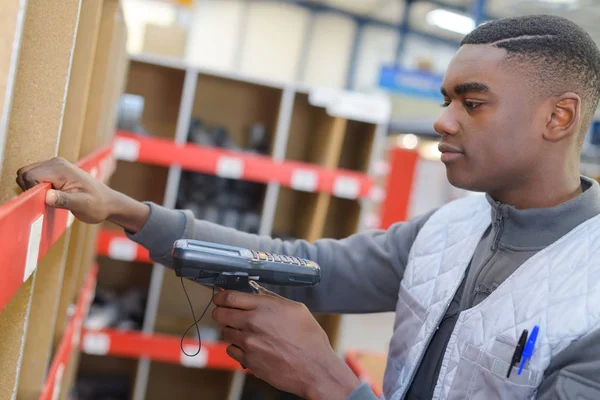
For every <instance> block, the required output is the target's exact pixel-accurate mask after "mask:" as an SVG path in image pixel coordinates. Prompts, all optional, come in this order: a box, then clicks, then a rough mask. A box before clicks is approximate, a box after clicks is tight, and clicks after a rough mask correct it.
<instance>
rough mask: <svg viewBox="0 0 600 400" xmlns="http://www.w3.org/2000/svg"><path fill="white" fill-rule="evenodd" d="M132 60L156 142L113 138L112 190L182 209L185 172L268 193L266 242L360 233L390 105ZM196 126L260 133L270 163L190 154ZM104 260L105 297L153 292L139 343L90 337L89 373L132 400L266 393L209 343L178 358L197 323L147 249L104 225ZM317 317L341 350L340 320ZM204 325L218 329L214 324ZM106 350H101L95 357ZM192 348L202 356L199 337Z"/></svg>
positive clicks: (220, 152)
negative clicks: (108, 374)
mask: <svg viewBox="0 0 600 400" xmlns="http://www.w3.org/2000/svg"><path fill="white" fill-rule="evenodd" d="M130 61H131V62H130V66H129V71H128V79H127V84H126V89H125V92H126V93H129V94H134V95H138V96H142V97H143V98H144V110H143V114H142V116H141V120H140V123H141V125H142V126H143V128H144V130H145V131H146V132H148V134H147V135H144V134H133V133H131V132H118V133H117V135H116V137H115V142H114V155H115V158H116V159H117V160H118V164H117V168H116V172H115V174H114V178H113V179H112V187H113V188H115V189H116V190H119V191H122V192H124V193H126V194H128V195H130V196H132V197H133V198H136V199H138V200H141V201H142V200H143V201H153V202H155V203H157V204H162V205H164V206H166V207H169V208H174V207H175V206H176V199H177V194H178V191H179V185H180V179H181V173H182V170H185V171H193V172H200V173H204V174H209V175H215V176H219V177H223V178H227V179H233V180H246V181H250V182H255V183H258V184H261V185H262V195H261V198H262V206H261V207H260V208H261V216H260V228H259V233H260V234H264V235H287V236H293V237H297V238H302V239H307V240H316V239H318V238H321V237H337V238H340V237H344V236H347V235H349V234H351V233H353V232H355V231H356V230H357V229H360V227H359V225H360V222H361V219H360V218H361V209H362V207H361V206H362V204H363V202H368V201H370V196H371V194H372V193H371V188H372V177H371V176H370V173H371V172H372V169H373V164H374V162H375V160H376V159H377V157H376V155H377V154H378V152H379V151H380V150H381V148H382V146H383V144H384V141H385V136H386V132H387V125H386V121H387V118H388V114H389V108H388V107H389V105H388V103H387V101H386V100H387V99H381V98H379V97H377V98H372V97H368V96H361V95H357V94H354V93H345V92H339V91H330V90H324V89H318V88H310V87H302V86H297V85H290V84H282V83H278V82H269V81H266V80H260V79H258V80H257V79H252V78H250V77H246V76H241V75H237V74H223V73H215V72H213V71H208V70H201V69H196V68H188V67H187V66H186V65H185V64H184V63H182V62H180V61H177V60H173V59H169V58H164V57H159V56H146V55H141V56H135V57H132V58H131V59H130ZM373 104H375V107H374V106H373ZM193 118H194V119H200V120H202V121H203V122H204V123H206V124H208V125H211V126H224V127H225V128H227V130H228V132H229V133H230V136H231V138H232V139H233V141H234V142H235V143H236V145H237V146H238V147H240V148H243V147H244V145H245V144H246V143H245V141H246V133H245V132H246V130H247V128H248V126H250V125H252V124H253V123H256V122H259V123H261V124H263V125H264V126H265V127H266V130H267V132H268V148H269V154H267V155H256V154H250V153H245V152H244V151H226V150H224V149H220V148H211V147H205V146H199V145H196V144H190V143H187V140H188V131H189V129H190V121H191V119H193ZM290 210H298V211H300V212H293V213H292V212H290ZM344 213H345V214H344ZM97 251H98V254H99V255H101V256H104V257H102V258H101V259H100V260H99V265H100V273H99V276H98V285H99V287H105V288H108V289H112V290H115V291H117V292H119V291H123V290H124V289H125V288H128V287H132V286H138V287H141V288H147V292H148V297H147V304H146V312H145V317H144V322H143V327H142V330H141V332H135V331H131V332H127V333H124V332H117V331H115V330H111V329H108V330H101V331H96V332H94V331H86V332H85V333H84V338H90V339H89V342H86V339H84V341H83V350H84V353H88V355H87V356H86V357H85V358H84V360H83V362H82V371H92V370H94V371H99V370H101V371H108V370H112V371H115V370H121V371H122V372H123V374H125V375H127V376H129V378H130V379H131V381H132V382H133V389H132V393H131V397H132V398H133V399H136V400H141V399H149V400H152V399H159V398H164V397H165V396H167V394H168V395H170V396H173V393H175V392H177V395H181V396H183V395H185V394H186V393H189V394H193V393H197V391H198V390H201V391H202V393H203V398H205V399H219V400H221V399H225V398H230V399H237V398H240V396H241V394H242V393H243V391H244V390H245V387H247V386H248V385H251V386H256V385H259V383H258V382H255V381H254V379H252V378H251V381H248V382H247V384H246V385H244V380H245V376H246V374H245V372H243V371H241V370H240V368H239V366H237V365H234V363H231V361H226V360H227V359H228V357H227V356H226V354H225V353H224V349H225V347H224V345H222V344H220V343H219V342H203V344H204V345H205V347H204V349H205V350H203V352H201V353H200V355H199V356H197V357H193V358H188V357H187V356H185V355H183V354H182V353H181V350H179V348H178V345H179V340H180V335H181V333H182V332H183V331H184V330H185V329H186V328H187V326H188V325H189V324H190V322H191V321H190V318H191V316H190V313H189V305H188V304H187V300H186V299H185V296H184V295H183V293H182V291H181V283H180V282H179V279H178V278H176V276H175V275H174V274H173V273H172V272H170V271H166V269H165V268H164V267H163V266H161V265H155V266H154V267H153V268H152V270H151V272H150V269H148V268H147V267H144V265H147V264H148V263H149V262H150V260H149V257H148V252H147V251H146V250H145V249H142V248H140V246H138V245H136V244H134V243H133V242H131V241H129V239H127V238H126V237H125V236H124V235H123V233H122V232H120V231H119V230H118V229H115V227H114V226H112V225H111V224H106V225H105V226H104V227H103V229H102V231H101V232H100V234H99V236H98V242H97ZM186 286H187V290H188V293H189V295H190V298H191V300H192V303H193V304H194V306H195V307H196V308H199V307H201V306H202V307H203V306H204V305H205V304H208V302H209V300H210V296H211V291H210V289H207V288H205V287H203V286H201V285H193V284H188V285H186ZM209 313H210V309H209ZM208 315H210V314H208ZM317 318H318V320H319V322H320V323H321V324H322V325H323V327H324V329H325V330H326V332H327V333H328V334H329V336H330V339H331V341H332V344H334V345H335V342H336V337H337V330H338V325H339V316H337V315H318V316H317ZM201 325H202V327H203V328H204V329H210V328H213V329H218V327H217V326H215V325H214V323H212V322H211V319H210V318H206V319H205V320H203V321H202V324H201ZM98 338H101V339H99V340H97V339H98ZM86 343H88V345H86ZM89 343H92V344H91V346H92V347H91V348H90V347H89ZM98 343H100V350H98V349H97V348H96V350H94V344H96V345H97V344H98ZM107 343H108V345H107ZM186 343H187V344H188V345H190V346H193V345H195V344H196V345H197V342H196V340H195V338H194V337H190V338H188V339H186ZM86 346H87V347H86ZM90 349H91V350H90ZM100 354H102V355H103V357H100V358H99V357H98V355H100ZM207 356H208V358H207ZM90 357H92V358H90ZM101 359H106V360H104V361H100V360H101ZM211 360H218V361H216V364H215V362H212V361H211ZM136 361H137V362H136ZM92 364H93V366H92ZM100 364H104V366H103V367H99V365H100ZM219 365H221V367H219ZM188 367H201V369H191V371H190V368H188ZM192 377H193V378H192ZM264 386H265V388H264V389H265V390H269V389H268V388H267V387H266V385H264ZM174 391H175V392H174ZM184 392H185V393H184ZM161 396H162V397H161Z"/></svg>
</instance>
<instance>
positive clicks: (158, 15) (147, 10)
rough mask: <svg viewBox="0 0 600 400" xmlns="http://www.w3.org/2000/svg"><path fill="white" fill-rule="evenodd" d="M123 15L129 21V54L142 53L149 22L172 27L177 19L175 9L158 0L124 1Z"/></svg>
mask: <svg viewBox="0 0 600 400" xmlns="http://www.w3.org/2000/svg"><path fill="white" fill-rule="evenodd" d="M123 14H124V16H125V20H126V21H127V34H128V37H127V52H128V53H130V54H135V53H139V52H140V51H142V46H143V44H144V31H145V27H144V26H145V24H146V22H147V21H152V23H154V24H157V25H170V24H172V23H173V22H174V21H175V19H176V12H175V8H174V7H173V6H171V5H169V4H167V3H165V2H162V1H156V0H124V1H123Z"/></svg>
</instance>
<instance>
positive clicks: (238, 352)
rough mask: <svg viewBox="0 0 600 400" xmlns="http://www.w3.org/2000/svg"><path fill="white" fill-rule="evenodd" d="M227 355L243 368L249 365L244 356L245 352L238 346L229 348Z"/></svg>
mask: <svg viewBox="0 0 600 400" xmlns="http://www.w3.org/2000/svg"><path fill="white" fill-rule="evenodd" d="M227 355H228V356H229V357H231V358H233V359H234V360H235V361H237V362H239V363H240V364H242V366H245V365H248V364H247V363H246V355H245V354H244V351H243V350H242V349H240V348H239V347H237V346H236V345H233V344H232V345H231V346H229V347H227ZM244 368H245V367H244Z"/></svg>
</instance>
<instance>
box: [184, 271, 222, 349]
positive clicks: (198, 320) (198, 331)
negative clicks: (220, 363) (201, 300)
mask: <svg viewBox="0 0 600 400" xmlns="http://www.w3.org/2000/svg"><path fill="white" fill-rule="evenodd" d="M180 279H181V287H182V288H183V293H185V297H186V298H187V301H188V303H189V305H190V310H192V317H193V318H194V322H193V323H192V324H191V325H190V326H188V328H187V329H186V330H185V332H184V333H183V335H182V336H181V343H180V346H181V351H182V352H183V354H185V355H186V356H188V357H194V356H197V355H198V354H200V351H201V350H202V338H201V337H200V328H199V327H198V322H200V321H201V320H202V318H204V315H205V314H206V312H207V311H208V308H209V307H210V305H211V304H212V301H213V297H215V287H214V286H213V288H212V296H210V301H209V302H208V304H207V305H206V308H205V309H204V311H203V312H202V315H201V316H200V318H198V319H196V314H195V313H194V306H193V305H192V301H191V300H190V296H189V295H188V292H187V290H186V288H185V285H184V284H183V278H180ZM194 325H195V326H196V332H197V333H198V351H197V352H195V353H194V354H188V353H186V352H185V350H184V349H183V341H184V339H185V336H186V335H187V333H188V332H189V331H190V329H192V327H193V326H194Z"/></svg>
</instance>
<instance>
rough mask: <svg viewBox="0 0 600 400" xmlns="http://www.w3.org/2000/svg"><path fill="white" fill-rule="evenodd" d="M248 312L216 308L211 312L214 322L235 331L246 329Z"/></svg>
mask: <svg viewBox="0 0 600 400" xmlns="http://www.w3.org/2000/svg"><path fill="white" fill-rule="evenodd" d="M248 317H249V316H248V311H242V310H236V309H233V308H225V307H217V308H215V309H214V310H213V319H214V320H215V322H217V323H219V324H222V325H225V326H230V327H232V328H235V329H247V328H248Z"/></svg>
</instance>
